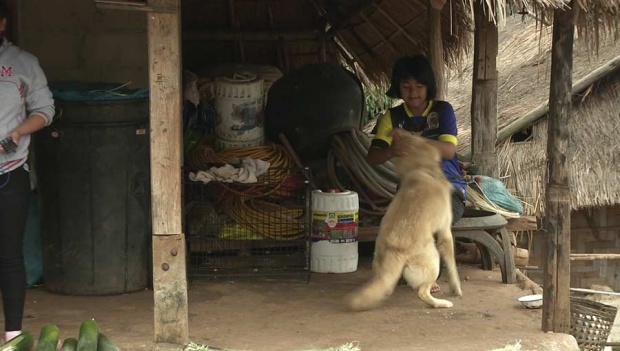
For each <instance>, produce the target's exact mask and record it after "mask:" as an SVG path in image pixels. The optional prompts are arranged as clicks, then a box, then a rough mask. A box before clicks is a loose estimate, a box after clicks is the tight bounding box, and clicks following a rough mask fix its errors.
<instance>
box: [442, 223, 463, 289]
mask: <svg viewBox="0 0 620 351" xmlns="http://www.w3.org/2000/svg"><path fill="white" fill-rule="evenodd" d="M437 250H438V251H439V254H440V255H441V257H442V258H443V260H444V262H445V264H446V273H447V275H448V285H449V286H450V290H451V292H452V293H453V294H454V295H456V296H462V295H463V293H462V291H461V281H460V279H459V273H458V271H457V269H456V259H455V257H454V239H453V237H452V230H451V229H450V226H446V228H444V229H441V230H439V231H438V232H437Z"/></svg>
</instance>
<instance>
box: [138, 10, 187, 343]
mask: <svg viewBox="0 0 620 351" xmlns="http://www.w3.org/2000/svg"><path fill="white" fill-rule="evenodd" d="M180 2H181V0H151V1H149V5H151V6H154V7H166V8H175V9H177V11H176V12H174V13H157V12H151V13H148V14H147V30H148V49H149V69H150V70H149V81H150V114H151V118H150V128H151V188H152V189H151V204H152V205H151V206H152V208H151V218H152V226H153V235H154V236H153V267H154V271H153V289H154V297H155V311H154V316H155V318H154V323H155V325H154V326H155V328H154V330H155V342H157V343H169V344H178V345H183V344H185V343H186V342H188V339H189V337H188V312H187V280H186V267H185V238H184V235H183V231H182V204H181V166H182V165H181V162H182V157H181V156H182V149H183V148H182V145H181V142H182V139H181V121H182V118H181V111H182V95H181V94H182V89H181V66H182V64H181V14H180V11H181V10H180V9H181V4H180Z"/></svg>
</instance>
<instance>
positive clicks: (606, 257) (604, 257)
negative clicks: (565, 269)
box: [570, 254, 620, 261]
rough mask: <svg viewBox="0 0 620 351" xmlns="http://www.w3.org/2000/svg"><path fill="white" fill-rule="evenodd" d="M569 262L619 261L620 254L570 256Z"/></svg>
mask: <svg viewBox="0 0 620 351" xmlns="http://www.w3.org/2000/svg"><path fill="white" fill-rule="evenodd" d="M570 260H571V261H594V260H620V254H570Z"/></svg>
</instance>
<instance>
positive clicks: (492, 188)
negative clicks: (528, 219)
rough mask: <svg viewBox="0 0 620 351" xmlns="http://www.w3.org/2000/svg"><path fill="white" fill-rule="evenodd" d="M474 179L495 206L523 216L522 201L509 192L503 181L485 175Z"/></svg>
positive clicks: (476, 176)
mask: <svg viewBox="0 0 620 351" xmlns="http://www.w3.org/2000/svg"><path fill="white" fill-rule="evenodd" d="M472 178H473V179H474V181H475V182H476V183H477V184H478V185H479V186H480V188H481V189H482V192H483V193H484V195H486V197H488V198H489V200H491V201H492V202H493V203H494V204H496V205H497V206H499V207H501V208H503V209H506V210H508V211H512V212H517V213H519V214H521V215H522V214H523V205H521V201H519V199H517V198H516V197H514V196H513V195H512V194H511V193H510V192H508V189H506V186H505V185H504V183H503V182H502V181H501V180H499V179H495V178H491V177H488V176H485V175H475V176H473V177H472Z"/></svg>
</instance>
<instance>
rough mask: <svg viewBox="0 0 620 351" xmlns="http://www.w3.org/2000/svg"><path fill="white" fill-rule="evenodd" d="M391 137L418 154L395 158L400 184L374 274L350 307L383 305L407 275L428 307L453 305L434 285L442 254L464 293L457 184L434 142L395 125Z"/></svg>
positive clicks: (451, 281)
mask: <svg viewBox="0 0 620 351" xmlns="http://www.w3.org/2000/svg"><path fill="white" fill-rule="evenodd" d="M391 136H392V138H393V143H394V145H395V146H398V147H401V148H406V149H410V150H411V151H412V152H407V153H406V156H402V157H398V158H396V159H395V164H396V173H397V174H398V176H399V178H400V187H399V190H398V192H397V193H396V196H395V197H394V199H393V200H392V202H391V203H390V205H389V206H388V208H387V211H386V213H385V215H384V216H383V219H382V220H381V225H380V227H379V234H378V236H377V239H376V241H375V255H374V259H373V262H372V278H371V280H370V281H369V282H368V283H366V284H365V285H364V286H363V287H362V288H361V289H359V290H358V291H356V292H354V293H353V294H352V295H351V296H349V298H348V305H349V308H351V309H352V310H356V311H359V310H366V309H371V308H374V307H377V306H378V305H379V304H380V303H381V302H382V301H383V300H384V299H385V298H387V297H388V296H389V295H390V294H392V292H393V291H394V288H395V286H396V284H397V283H398V280H399V279H400V277H401V276H402V277H403V278H405V280H406V281H407V283H408V285H409V286H411V288H412V289H413V290H415V291H417V293H418V297H419V298H420V300H422V301H424V302H425V303H427V304H428V305H430V306H432V307H435V308H440V307H452V302H450V301H448V300H443V299H437V298H434V297H433V296H432V295H431V287H432V286H433V283H434V282H435V279H436V278H437V276H438V275H439V264H440V255H441V257H443V259H444V261H445V263H446V273H447V277H448V285H449V287H450V291H451V292H452V293H453V294H454V295H456V296H461V295H462V292H461V283H460V280H459V276H458V272H457V269H456V262H455V259H454V241H453V238H452V231H451V229H450V227H451V225H452V208H451V194H452V189H453V186H452V184H451V183H450V182H449V181H448V180H447V179H446V177H445V176H444V174H443V171H442V169H441V155H440V154H439V151H438V150H437V149H436V148H435V147H434V146H432V145H431V144H430V143H429V142H428V140H426V139H424V138H422V137H419V136H415V135H413V134H411V133H410V132H407V131H404V130H402V129H394V130H393V131H392V133H391ZM399 144H400V145H399ZM435 234H437V242H435Z"/></svg>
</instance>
